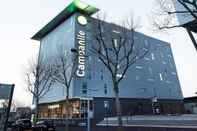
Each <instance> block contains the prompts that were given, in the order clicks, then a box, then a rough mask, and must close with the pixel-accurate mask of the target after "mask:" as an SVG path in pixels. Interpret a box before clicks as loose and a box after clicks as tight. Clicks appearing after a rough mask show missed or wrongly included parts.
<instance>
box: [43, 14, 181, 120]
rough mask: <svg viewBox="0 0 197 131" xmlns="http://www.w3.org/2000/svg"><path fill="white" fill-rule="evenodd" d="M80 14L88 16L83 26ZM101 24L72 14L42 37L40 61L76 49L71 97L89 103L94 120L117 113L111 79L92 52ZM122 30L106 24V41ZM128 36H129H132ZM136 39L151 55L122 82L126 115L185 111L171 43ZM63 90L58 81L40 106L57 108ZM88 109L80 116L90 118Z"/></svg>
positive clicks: (64, 96) (138, 37) (151, 39)
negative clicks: (112, 34)
mask: <svg viewBox="0 0 197 131" xmlns="http://www.w3.org/2000/svg"><path fill="white" fill-rule="evenodd" d="M79 16H82V17H83V18H85V20H84V19H82V22H81V23H80V22H79V21H78V18H79ZM86 20H87V21H86ZM97 21H98V20H97V19H94V18H92V17H90V16H87V15H85V14H80V13H74V14H73V15H72V16H70V17H69V18H67V19H66V20H65V21H63V22H62V23H61V24H60V25H59V26H58V27H56V28H55V29H53V30H52V31H51V32H50V33H48V34H47V35H46V36H44V37H43V38H41V46H40V57H43V61H45V60H47V61H50V60H51V59H52V58H53V57H54V56H56V55H57V53H58V51H59V49H61V51H63V52H71V50H72V49H75V50H76V51H77V52H78V54H76V53H73V52H72V53H71V54H72V55H73V56H75V57H78V61H77V65H76V68H77V69H78V68H79V69H80V72H78V73H77V71H76V72H75V73H76V75H75V77H74V79H73V81H72V83H71V87H70V98H71V99H75V98H76V99H80V100H81V101H84V100H85V99H91V100H92V105H91V107H92V109H91V111H92V112H93V113H94V115H93V116H94V117H95V118H99V119H102V118H103V117H104V116H105V113H106V111H107V112H108V115H109V116H114V115H115V114H116V113H115V112H116V111H115V101H114V91H113V85H112V81H111V75H110V73H109V71H108V70H107V69H106V67H105V66H104V64H103V63H102V62H101V61H100V60H99V59H98V57H97V56H96V55H95V54H94V53H92V51H91V49H92V45H94V44H96V42H97V41H96V40H95V38H94V37H93V35H94V34H95V32H96V31H97V28H96V27H95V25H96V24H95V23H96V22H97ZM86 22H87V23H86ZM121 28H122V27H120V26H118V25H115V24H112V23H107V22H104V32H106V41H109V39H108V37H109V36H108V33H107V32H114V33H118V32H121V31H120V30H121ZM130 33H131V32H128V35H130ZM134 40H135V45H134V46H136V48H139V49H140V48H141V50H143V47H144V46H148V47H149V52H148V54H147V55H145V57H144V58H142V59H140V60H138V61H137V62H136V63H134V64H133V65H132V66H131V67H130V68H129V70H128V71H127V73H126V74H125V76H124V79H123V80H122V81H121V83H120V93H119V96H120V101H121V105H122V112H123V114H124V115H129V114H152V113H154V111H153V108H159V109H160V112H161V113H163V114H169V113H182V112H183V111H184V109H183V103H182V100H183V95H182V91H181V87H180V83H179V80H178V75H177V71H176V66H175V63H174V59H173V54H172V50H171V47H170V44H169V43H166V42H164V41H161V40H158V39H155V38H153V37H150V36H146V35H144V34H142V33H139V32H134ZM79 45H80V46H79ZM79 57H80V58H79ZM67 59H71V58H67ZM79 61H80V62H79ZM77 74H78V76H77ZM119 75H121V74H119ZM117 77H118V76H117ZM65 88H66V87H63V86H62V85H61V84H58V83H56V84H55V85H53V87H52V89H51V90H50V91H49V92H48V93H47V94H46V95H45V96H44V97H42V98H41V100H40V103H41V104H44V103H54V102H55V103H56V104H57V103H58V102H59V101H64V100H65V99H66V89H65ZM155 99H156V100H155ZM105 102H107V103H108V104H109V108H108V109H107V110H106V109H105V107H104V103H105ZM83 106H84V105H83ZM46 108H48V107H47V106H46ZM85 109H87V108H86V107H82V105H81V106H80V111H82V110H83V111H84V112H83V111H82V112H83V113H84V114H85V113H86V114H87V112H86V111H85ZM175 109H176V110H175ZM83 113H81V114H83ZM83 116H84V115H83Z"/></svg>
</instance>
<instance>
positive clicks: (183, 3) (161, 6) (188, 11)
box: [152, 0, 197, 29]
mask: <svg viewBox="0 0 197 131" xmlns="http://www.w3.org/2000/svg"><path fill="white" fill-rule="evenodd" d="M155 3H156V4H155V8H154V9H153V12H152V13H153V17H154V18H152V24H153V25H154V26H155V27H157V28H158V29H170V28H174V27H184V26H185V25H180V24H179V23H177V21H176V16H177V15H182V16H183V17H190V18H193V19H194V20H197V1H196V0H156V1H155ZM176 4H179V6H180V7H182V8H180V9H179V10H178V9H177V10H176V9H175V5H176Z"/></svg>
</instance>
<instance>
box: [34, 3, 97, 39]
mask: <svg viewBox="0 0 197 131" xmlns="http://www.w3.org/2000/svg"><path fill="white" fill-rule="evenodd" d="M98 10H99V9H97V8H96V7H93V6H91V5H89V4H87V3H84V2H82V1H80V0H74V1H73V2H72V3H71V4H69V5H68V6H67V7H66V8H65V9H64V10H63V11H62V12H61V13H59V14H58V15H57V16H56V17H55V18H54V19H53V20H52V21H50V22H49V23H48V24H47V25H46V26H44V27H43V28H42V29H41V30H40V31H39V32H38V33H36V34H35V35H34V36H33V37H32V39H34V40H40V39H42V38H43V37H44V36H46V35H47V34H48V33H50V32H51V31H52V30H53V29H54V28H56V27H57V26H58V25H60V24H61V23H62V22H63V21H64V20H66V19H67V18H68V17H70V16H71V15H72V14H74V13H75V12H77V11H78V12H81V13H84V14H86V15H92V14H94V13H96V12H97V11H98Z"/></svg>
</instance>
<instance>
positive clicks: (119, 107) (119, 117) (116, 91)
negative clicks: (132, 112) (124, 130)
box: [114, 84, 122, 128]
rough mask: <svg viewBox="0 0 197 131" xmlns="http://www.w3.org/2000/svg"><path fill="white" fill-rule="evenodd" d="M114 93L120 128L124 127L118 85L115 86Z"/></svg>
mask: <svg viewBox="0 0 197 131" xmlns="http://www.w3.org/2000/svg"><path fill="white" fill-rule="evenodd" d="M114 87H115V88H114V92H115V102H116V113H117V117H118V127H119V128H120V127H122V113H121V105H120V99H119V89H118V85H116V84H115V85H114Z"/></svg>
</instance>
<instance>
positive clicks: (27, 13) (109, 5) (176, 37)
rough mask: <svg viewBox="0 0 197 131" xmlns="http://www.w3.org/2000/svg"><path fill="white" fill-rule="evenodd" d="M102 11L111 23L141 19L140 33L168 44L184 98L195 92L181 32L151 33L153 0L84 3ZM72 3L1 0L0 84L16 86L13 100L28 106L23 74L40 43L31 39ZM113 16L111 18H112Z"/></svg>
mask: <svg viewBox="0 0 197 131" xmlns="http://www.w3.org/2000/svg"><path fill="white" fill-rule="evenodd" d="M84 1H86V2H87V3H90V4H92V5H94V6H96V7H98V8H99V9H100V10H103V11H104V12H106V13H107V15H108V16H109V17H110V18H111V20H112V21H118V20H120V19H121V18H123V17H126V16H128V15H129V14H131V12H133V13H134V16H135V17H136V18H139V19H140V24H141V26H142V28H141V29H140V31H141V32H144V33H145V34H148V35H151V36H153V37H156V38H159V39H162V40H164V41H167V42H169V43H171V46H172V50H173V54H174V59H175V63H176V66H177V71H178V75H179V79H180V83H181V88H182V91H183V94H184V96H193V95H194V92H196V91H197V87H196V85H197V80H196V74H197V52H196V51H195V49H194V47H193V45H192V43H191V42H190V39H189V37H188V35H187V34H186V32H185V31H184V29H173V30H171V31H170V33H168V35H167V34H156V33H152V31H151V30H150V23H149V22H148V15H149V14H150V13H151V9H152V7H154V4H153V0H117V1H114V0H84ZM70 2H71V0H17V1H16V0H4V1H1V3H0V60H1V63H0V83H10V84H12V83H15V85H16V88H15V92H14V100H17V101H19V102H21V103H24V104H25V105H31V101H32V97H31V95H30V94H29V93H28V92H27V91H26V89H25V88H26V86H25V84H24V74H25V68H26V65H27V61H28V59H31V58H32V57H33V56H35V55H36V54H37V52H38V49H39V42H37V41H33V40H31V39H30V38H31V36H33V35H34V34H35V33H36V32H37V31H38V30H39V29H40V28H42V27H43V26H44V25H45V24H47V23H48V22H49V21H50V20H51V19H52V18H53V17H55V16H56V15H57V14H58V13H59V12H60V11H62V10H63V9H64V8H65V7H66V6H67V5H68V4H69V3H70ZM112 16H113V17H112Z"/></svg>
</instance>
